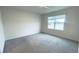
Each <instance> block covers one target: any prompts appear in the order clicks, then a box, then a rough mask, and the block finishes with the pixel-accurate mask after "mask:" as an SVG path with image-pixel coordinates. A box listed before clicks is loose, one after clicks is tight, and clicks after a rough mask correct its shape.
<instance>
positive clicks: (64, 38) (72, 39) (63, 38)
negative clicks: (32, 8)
mask: <svg viewBox="0 0 79 59" xmlns="http://www.w3.org/2000/svg"><path fill="white" fill-rule="evenodd" d="M41 33H44V34H49V33H45V32H41ZM49 35H51V36H55V37H59V38H62V39H68V40H71V41H75V42H77V43H78V41H76V40H73V39H69V38H65V37H62V36H58V35H54V34H49Z"/></svg>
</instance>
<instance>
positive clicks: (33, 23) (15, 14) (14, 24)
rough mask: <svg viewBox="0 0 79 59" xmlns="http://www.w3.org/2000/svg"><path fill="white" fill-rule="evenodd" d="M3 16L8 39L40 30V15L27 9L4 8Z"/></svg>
mask: <svg viewBox="0 0 79 59" xmlns="http://www.w3.org/2000/svg"><path fill="white" fill-rule="evenodd" d="M2 18H3V24H4V32H5V38H6V40H9V39H13V38H18V37H22V36H27V35H32V34H35V33H39V32H40V22H41V20H40V15H38V14H34V13H30V12H27V11H23V10H19V9H12V8H3V11H2Z"/></svg>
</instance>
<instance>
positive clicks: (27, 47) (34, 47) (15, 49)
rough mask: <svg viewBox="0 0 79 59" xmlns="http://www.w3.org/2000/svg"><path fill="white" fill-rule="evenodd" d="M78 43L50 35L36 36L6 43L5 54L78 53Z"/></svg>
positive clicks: (40, 34)
mask: <svg viewBox="0 0 79 59" xmlns="http://www.w3.org/2000/svg"><path fill="white" fill-rule="evenodd" d="M77 52H78V43H77V42H75V41H72V40H68V39H62V38H58V37H55V36H51V35H48V34H42V33H39V34H35V35H31V36H25V37H21V38H16V39H12V40H7V41H6V42H5V47H4V53H77Z"/></svg>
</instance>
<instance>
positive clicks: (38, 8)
mask: <svg viewBox="0 0 79 59" xmlns="http://www.w3.org/2000/svg"><path fill="white" fill-rule="evenodd" d="M6 7H7V6H6ZM8 7H10V8H16V9H21V10H26V11H30V12H34V13H39V14H44V13H49V12H54V11H58V10H60V9H64V8H68V7H69V6H8Z"/></svg>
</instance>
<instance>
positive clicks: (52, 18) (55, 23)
mask: <svg viewBox="0 0 79 59" xmlns="http://www.w3.org/2000/svg"><path fill="white" fill-rule="evenodd" d="M57 19H64V20H63V21H56V20H57ZM49 20H53V21H54V22H52V24H53V25H54V26H52V24H51V26H52V27H50V25H49ZM65 20H66V15H58V16H51V17H48V29H54V30H62V31H63V30H64V24H65ZM57 24H63V25H62V26H63V27H61V28H58V29H57V28H56V25H57Z"/></svg>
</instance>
